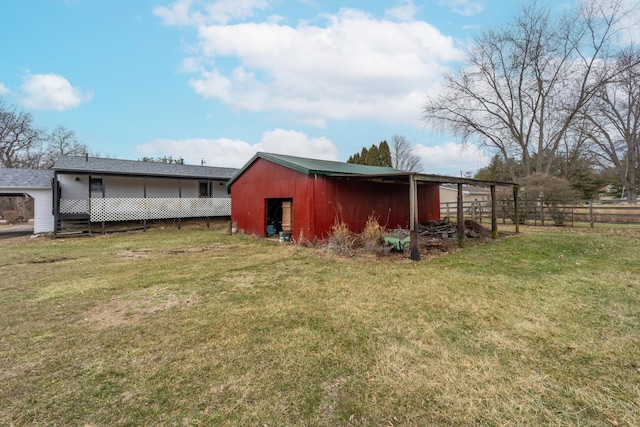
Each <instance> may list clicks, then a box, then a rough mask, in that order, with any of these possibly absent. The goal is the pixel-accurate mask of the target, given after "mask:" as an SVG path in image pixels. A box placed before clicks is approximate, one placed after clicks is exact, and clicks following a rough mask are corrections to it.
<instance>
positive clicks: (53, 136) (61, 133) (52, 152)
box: [40, 126, 89, 169]
mask: <svg viewBox="0 0 640 427" xmlns="http://www.w3.org/2000/svg"><path fill="white" fill-rule="evenodd" d="M88 150H89V149H88V147H87V146H86V145H85V144H82V143H81V142H80V141H78V138H77V137H76V133H75V132H74V131H72V130H70V129H67V128H65V127H64V126H57V127H56V128H55V129H54V130H53V131H51V133H50V134H49V135H48V136H47V148H46V150H45V151H44V154H43V157H42V159H41V162H40V166H41V167H42V168H43V169H49V168H51V167H53V164H54V163H55V161H56V159H57V158H58V156H82V155H83V154H86V153H88Z"/></svg>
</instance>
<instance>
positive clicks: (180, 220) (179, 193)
mask: <svg viewBox="0 0 640 427" xmlns="http://www.w3.org/2000/svg"><path fill="white" fill-rule="evenodd" d="M178 198H180V199H182V180H181V179H180V178H178ZM180 201H181V202H182V200H180ZM178 230H182V216H179V217H178Z"/></svg>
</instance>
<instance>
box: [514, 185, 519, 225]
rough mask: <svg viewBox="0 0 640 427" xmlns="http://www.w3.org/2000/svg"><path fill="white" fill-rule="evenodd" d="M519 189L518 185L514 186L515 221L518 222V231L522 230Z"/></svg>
mask: <svg viewBox="0 0 640 427" xmlns="http://www.w3.org/2000/svg"><path fill="white" fill-rule="evenodd" d="M518 189H519V187H518V186H517V185H514V186H513V216H514V219H513V221H514V222H515V224H516V233H519V232H520V213H519V212H518Z"/></svg>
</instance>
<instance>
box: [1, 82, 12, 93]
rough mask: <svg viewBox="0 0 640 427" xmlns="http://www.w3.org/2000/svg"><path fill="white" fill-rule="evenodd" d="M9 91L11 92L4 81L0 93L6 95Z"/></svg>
mask: <svg viewBox="0 0 640 427" xmlns="http://www.w3.org/2000/svg"><path fill="white" fill-rule="evenodd" d="M9 92H11V91H10V90H9V88H8V87H6V86H5V85H3V84H2V83H0V95H6V94H8V93H9Z"/></svg>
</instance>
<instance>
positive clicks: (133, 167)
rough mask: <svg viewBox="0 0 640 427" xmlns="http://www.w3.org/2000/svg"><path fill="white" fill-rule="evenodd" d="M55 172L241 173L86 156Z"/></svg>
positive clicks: (63, 161)
mask: <svg viewBox="0 0 640 427" xmlns="http://www.w3.org/2000/svg"><path fill="white" fill-rule="evenodd" d="M53 169H54V170H55V171H57V172H72V173H90V174H108V175H137V176H163V177H180V178H201V179H229V178H231V177H232V176H233V175H234V174H235V173H236V172H237V171H238V169H235V168H220V167H212V166H196V165H180V164H175V163H170V164H167V163H154V162H143V161H139V160H119V159H104V158H99V157H85V156H61V157H59V158H58V160H56V162H55V164H54V165H53Z"/></svg>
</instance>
